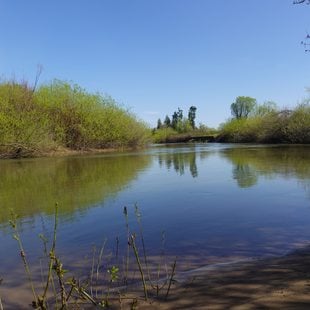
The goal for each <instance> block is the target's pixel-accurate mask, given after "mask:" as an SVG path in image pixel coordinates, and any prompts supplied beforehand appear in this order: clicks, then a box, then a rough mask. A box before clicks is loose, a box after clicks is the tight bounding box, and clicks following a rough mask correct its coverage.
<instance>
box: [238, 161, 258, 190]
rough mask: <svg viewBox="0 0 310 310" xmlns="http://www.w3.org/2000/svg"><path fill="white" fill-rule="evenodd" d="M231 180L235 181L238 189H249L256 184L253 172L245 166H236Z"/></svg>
mask: <svg viewBox="0 0 310 310" xmlns="http://www.w3.org/2000/svg"><path fill="white" fill-rule="evenodd" d="M233 178H234V179H235V180H237V183H238V185H239V187H241V188H246V187H251V186H253V185H255V184H256V183H257V176H256V174H255V170H254V169H253V168H251V167H250V166H249V165H247V164H237V165H235V166H234V168H233Z"/></svg>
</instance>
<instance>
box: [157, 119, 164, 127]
mask: <svg viewBox="0 0 310 310" xmlns="http://www.w3.org/2000/svg"><path fill="white" fill-rule="evenodd" d="M162 127H163V124H162V122H161V119H160V118H159V119H158V120H157V129H160V128H162Z"/></svg>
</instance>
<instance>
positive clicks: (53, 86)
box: [0, 80, 149, 158]
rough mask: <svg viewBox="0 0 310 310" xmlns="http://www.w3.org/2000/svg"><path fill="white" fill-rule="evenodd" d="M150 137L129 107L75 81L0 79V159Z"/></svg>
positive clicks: (126, 144) (131, 144) (122, 144)
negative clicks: (34, 82) (35, 83)
mask: <svg viewBox="0 0 310 310" xmlns="http://www.w3.org/2000/svg"><path fill="white" fill-rule="evenodd" d="M148 136H149V129H148V127H147V126H146V124H145V123H143V122H142V121H140V120H138V119H137V117H136V116H135V115H134V114H132V113H131V112H130V111H129V110H127V109H126V108H124V107H122V106H120V105H119V104H117V103H116V102H115V100H113V99H112V98H111V97H108V96H103V95H101V94H99V93H95V94H93V93H89V92H87V91H85V90H84V89H83V88H81V87H80V86H78V85H76V84H72V83H67V82H63V81H59V80H55V81H53V82H51V83H49V84H45V85H42V86H40V87H38V88H36V87H31V86H30V85H29V83H27V82H16V81H2V82H1V83H0V157H9V158H18V157H29V156H40V155H45V154H48V153H50V152H57V151H66V150H68V151H72V150H73V151H83V150H84V151H85V150H94V149H96V150H103V149H111V148H113V149H114V148H118V149H119V148H136V147H139V146H141V145H143V144H145V143H146V141H147V139H148Z"/></svg>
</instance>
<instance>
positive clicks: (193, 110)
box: [188, 106, 197, 129]
mask: <svg viewBox="0 0 310 310" xmlns="http://www.w3.org/2000/svg"><path fill="white" fill-rule="evenodd" d="M196 110H197V108H196V107H194V106H191V107H190V108H189V110H188V121H189V123H190V124H191V126H192V128H193V129H195V127H196V126H195V118H196Z"/></svg>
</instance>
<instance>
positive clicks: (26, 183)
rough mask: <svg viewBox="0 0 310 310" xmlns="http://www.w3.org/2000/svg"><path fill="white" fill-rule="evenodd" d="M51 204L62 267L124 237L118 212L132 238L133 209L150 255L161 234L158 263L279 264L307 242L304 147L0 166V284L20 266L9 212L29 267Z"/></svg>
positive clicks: (309, 162) (309, 154)
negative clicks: (274, 258) (267, 259)
mask: <svg viewBox="0 0 310 310" xmlns="http://www.w3.org/2000/svg"><path fill="white" fill-rule="evenodd" d="M55 202H58V204H59V208H60V214H59V232H58V244H57V246H58V251H59V253H61V255H62V256H63V257H64V259H67V260H68V261H69V260H70V259H78V258H79V257H83V256H84V255H85V253H89V252H90V251H91V246H92V244H101V243H102V241H103V240H104V239H105V238H108V240H109V241H110V245H111V246H113V243H115V238H116V237H117V236H119V237H124V236H125V234H126V231H125V225H124V223H125V221H124V216H123V207H124V206H127V208H128V210H129V221H130V225H131V227H132V230H133V231H134V230H137V229H138V227H137V225H136V222H137V221H136V219H135V216H134V206H135V205H136V204H137V205H138V206H139V210H140V212H141V214H142V224H143V230H144V236H145V240H146V245H147V250H148V253H149V255H156V253H158V252H159V251H160V249H161V247H162V241H161V239H162V236H163V231H164V235H165V251H166V255H171V256H175V255H176V256H178V257H179V259H180V260H183V261H188V262H191V263H192V266H193V265H195V266H198V265H204V264H206V263H210V262H213V261H219V260H221V261H223V260H225V261H229V260H234V259H236V258H244V257H260V256H266V255H281V254H285V253H286V252H287V251H290V250H294V249H296V248H298V247H302V246H304V245H306V244H307V243H308V240H310V146H262V145H229V144H188V145H182V144H181V145H169V146H168V145H166V146H165V145H164V146H163V145H162V146H153V147H151V148H149V149H147V150H144V151H140V152H129V153H117V154H105V155H97V156H81V157H68V158H44V159H27V160H3V161H0V244H1V251H0V261H1V265H0V278H1V277H2V278H4V279H6V278H8V277H10V274H12V273H14V270H15V269H16V266H17V265H18V266H20V265H21V263H20V258H19V256H18V250H17V245H16V241H15V240H13V238H12V233H11V230H10V227H9V225H8V221H9V218H10V210H11V209H14V212H16V213H18V214H19V215H20V216H21V236H22V238H23V240H24V245H25V248H26V249H27V251H28V252H27V253H29V254H28V255H29V259H32V260H34V261H35V260H36V259H37V258H38V257H39V256H40V255H41V254H40V253H41V252H42V245H41V243H40V240H39V238H38V237H37V236H38V234H40V233H42V232H43V233H45V234H46V235H49V234H50V233H51V231H52V224H53V212H54V211H53V210H54V204H55ZM122 245H124V244H121V245H120V246H122ZM73 253H74V255H73ZM189 265H190V264H189ZM13 277H14V276H13Z"/></svg>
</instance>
